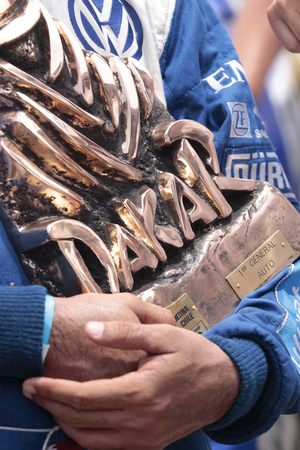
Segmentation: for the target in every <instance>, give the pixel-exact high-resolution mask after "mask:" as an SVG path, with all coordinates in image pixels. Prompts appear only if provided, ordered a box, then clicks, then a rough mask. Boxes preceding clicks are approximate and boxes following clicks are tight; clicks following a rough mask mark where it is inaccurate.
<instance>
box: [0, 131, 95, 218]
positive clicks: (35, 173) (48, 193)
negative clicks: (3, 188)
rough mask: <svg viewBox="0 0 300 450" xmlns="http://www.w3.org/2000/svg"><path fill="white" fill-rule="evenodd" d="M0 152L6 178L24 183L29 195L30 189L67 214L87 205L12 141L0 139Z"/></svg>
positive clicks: (75, 212) (75, 213) (71, 214)
mask: <svg viewBox="0 0 300 450" xmlns="http://www.w3.org/2000/svg"><path fill="white" fill-rule="evenodd" d="M0 152H1V155H2V158H3V160H4V162H5V165H6V168H7V180H8V181H12V182H13V183H14V184H15V183H18V185H21V184H25V186H26V188H27V189H28V195H31V194H30V191H32V194H33V193H36V194H41V195H42V196H43V197H44V198H46V199H49V200H51V202H52V203H53V204H54V205H55V206H56V208H57V209H58V211H61V212H64V214H66V215H68V216H77V215H78V214H79V213H80V211H81V210H82V208H83V207H87V206H86V205H85V202H84V200H83V198H82V197H81V196H80V195H78V194H76V193H75V192H74V191H72V190H71V189H68V188H66V187H65V186H63V185H62V184H60V183H58V182H57V181H56V180H54V179H53V178H52V177H50V176H49V175H47V174H46V173H45V172H43V171H42V170H41V169H39V168H38V167H37V166H36V165H35V164H33V163H32V162H31V161H30V160H29V159H28V158H26V156H24V155H23V154H22V153H21V152H20V151H19V149H18V147H17V146H16V145H15V144H14V142H13V141H11V140H9V139H7V138H2V139H0Z"/></svg>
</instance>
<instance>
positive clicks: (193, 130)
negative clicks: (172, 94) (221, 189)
mask: <svg viewBox="0 0 300 450" xmlns="http://www.w3.org/2000/svg"><path fill="white" fill-rule="evenodd" d="M214 138H215V137H214V135H213V133H212V132H211V131H210V130H209V129H208V128H206V127H205V126H204V125H202V124H201V123H198V122H195V121H194V120H187V119H182V120H177V121H176V122H163V123H161V124H160V125H158V126H157V127H156V128H155V129H154V131H153V141H154V145H155V146H156V147H158V148H161V147H167V146H169V145H171V144H172V143H173V142H175V141H179V140H181V139H192V140H194V141H197V142H199V143H200V144H201V145H202V146H203V147H204V148H205V150H206V151H207V153H208V156H209V158H207V160H206V163H207V165H208V166H210V167H211V168H212V170H213V172H214V174H215V175H218V174H219V173H220V166H219V161H218V156H217V152H216V148H215V144H214Z"/></svg>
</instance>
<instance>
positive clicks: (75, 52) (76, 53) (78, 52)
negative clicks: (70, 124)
mask: <svg viewBox="0 0 300 450" xmlns="http://www.w3.org/2000/svg"><path fill="white" fill-rule="evenodd" d="M54 23H55V25H56V28H57V30H58V32H59V34H60V37H61V39H62V40H63V42H64V44H65V48H66V52H65V57H66V60H67V64H68V65H69V68H70V72H71V71H74V72H75V74H76V85H75V86H74V90H75V92H76V93H77V94H78V95H79V97H80V99H81V100H82V102H83V103H84V105H86V106H91V105H92V104H93V103H94V94H93V89H92V84H91V77H90V74H89V69H88V66H87V63H86V60H85V56H84V53H83V51H82V49H81V47H80V45H79V44H78V42H77V40H76V38H75V37H74V35H73V34H72V33H71V32H70V31H69V29H68V27H66V25H64V24H63V23H62V22H60V21H59V20H54Z"/></svg>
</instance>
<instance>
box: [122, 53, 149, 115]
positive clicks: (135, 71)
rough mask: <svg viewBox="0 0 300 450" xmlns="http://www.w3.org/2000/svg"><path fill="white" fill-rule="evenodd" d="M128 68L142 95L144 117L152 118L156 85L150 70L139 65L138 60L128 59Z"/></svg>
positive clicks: (126, 60)
mask: <svg viewBox="0 0 300 450" xmlns="http://www.w3.org/2000/svg"><path fill="white" fill-rule="evenodd" d="M125 62H126V64H127V67H128V68H129V69H130V70H131V73H132V75H133V77H134V79H135V83H136V88H137V90H138V93H139V95H140V98H141V101H142V104H143V106H144V116H145V119H148V117H149V116H150V114H151V112H152V109H153V103H154V83H153V78H152V77H151V75H150V73H149V72H148V70H147V69H146V68H145V67H144V66H143V65H142V64H141V63H139V62H138V61H137V60H136V59H133V58H131V57H130V58H126V59H125Z"/></svg>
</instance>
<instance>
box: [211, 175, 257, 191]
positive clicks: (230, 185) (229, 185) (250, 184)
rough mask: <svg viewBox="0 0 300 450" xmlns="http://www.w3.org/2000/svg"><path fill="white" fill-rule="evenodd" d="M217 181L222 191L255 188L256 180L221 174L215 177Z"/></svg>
mask: <svg viewBox="0 0 300 450" xmlns="http://www.w3.org/2000/svg"><path fill="white" fill-rule="evenodd" d="M214 181H215V183H216V185H217V186H218V188H219V189H220V191H248V192H251V191H253V189H254V188H255V180H243V179H242V178H230V177H225V176H224V175H221V174H220V175H219V176H218V177H216V178H215V180H214Z"/></svg>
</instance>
